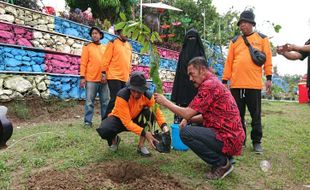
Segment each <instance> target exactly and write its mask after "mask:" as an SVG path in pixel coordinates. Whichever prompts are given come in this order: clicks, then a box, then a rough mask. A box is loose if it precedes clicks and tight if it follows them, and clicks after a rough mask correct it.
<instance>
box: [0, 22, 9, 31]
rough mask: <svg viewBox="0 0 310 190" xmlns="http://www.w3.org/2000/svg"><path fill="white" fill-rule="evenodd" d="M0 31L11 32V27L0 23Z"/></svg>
mask: <svg viewBox="0 0 310 190" xmlns="http://www.w3.org/2000/svg"><path fill="white" fill-rule="evenodd" d="M0 30H4V31H11V30H12V27H11V25H9V24H4V23H0Z"/></svg>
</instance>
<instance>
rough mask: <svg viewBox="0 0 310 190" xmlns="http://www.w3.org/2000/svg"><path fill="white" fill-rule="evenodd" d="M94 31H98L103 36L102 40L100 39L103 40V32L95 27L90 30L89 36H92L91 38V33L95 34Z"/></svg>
mask: <svg viewBox="0 0 310 190" xmlns="http://www.w3.org/2000/svg"><path fill="white" fill-rule="evenodd" d="M93 30H97V31H98V32H99V33H100V34H101V38H100V39H103V37H104V34H103V32H102V31H101V29H100V28H98V27H96V26H93V27H91V28H90V30H89V35H90V36H91V33H92V32H93Z"/></svg>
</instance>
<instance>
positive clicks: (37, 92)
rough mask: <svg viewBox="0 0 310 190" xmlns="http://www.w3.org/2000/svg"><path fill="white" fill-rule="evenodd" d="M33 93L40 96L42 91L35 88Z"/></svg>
mask: <svg viewBox="0 0 310 190" xmlns="http://www.w3.org/2000/svg"><path fill="white" fill-rule="evenodd" d="M32 94H34V95H37V96H40V91H39V90H38V89H36V88H33V89H32Z"/></svg>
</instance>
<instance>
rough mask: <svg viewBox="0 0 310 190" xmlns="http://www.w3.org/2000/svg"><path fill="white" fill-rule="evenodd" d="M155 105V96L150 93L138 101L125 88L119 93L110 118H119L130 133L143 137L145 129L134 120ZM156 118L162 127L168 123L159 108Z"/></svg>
mask: <svg viewBox="0 0 310 190" xmlns="http://www.w3.org/2000/svg"><path fill="white" fill-rule="evenodd" d="M154 104H155V99H154V96H152V95H151V94H150V93H149V92H145V93H144V94H143V95H142V97H141V98H140V99H139V100H136V99H134V98H133V97H132V96H131V95H130V90H129V89H128V88H123V89H121V90H120V91H119V92H118V93H117V96H116V101H115V106H114V109H113V110H112V112H111V113H110V114H109V116H110V115H113V116H115V117H118V118H119V119H120V120H121V122H122V123H123V125H124V126H125V127H126V129H127V130H128V131H132V132H133V133H135V134H137V135H141V132H142V131H143V128H142V127H140V126H139V125H137V124H136V123H134V122H133V119H134V118H136V117H137V116H138V115H139V113H140V112H141V111H142V109H143V108H144V107H149V108H150V107H152V106H153V105H154ZM155 117H156V121H157V123H158V125H159V126H160V127H162V125H163V124H164V123H166V121H165V118H164V115H163V114H162V112H161V111H160V109H159V108H157V110H156V113H155Z"/></svg>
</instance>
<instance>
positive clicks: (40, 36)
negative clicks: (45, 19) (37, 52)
mask: <svg viewBox="0 0 310 190" xmlns="http://www.w3.org/2000/svg"><path fill="white" fill-rule="evenodd" d="M42 37H43V35H42V32H38V31H34V32H33V38H34V39H38V38H42Z"/></svg>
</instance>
